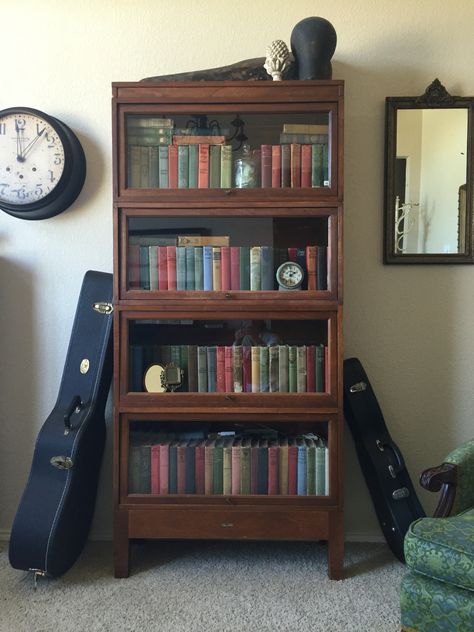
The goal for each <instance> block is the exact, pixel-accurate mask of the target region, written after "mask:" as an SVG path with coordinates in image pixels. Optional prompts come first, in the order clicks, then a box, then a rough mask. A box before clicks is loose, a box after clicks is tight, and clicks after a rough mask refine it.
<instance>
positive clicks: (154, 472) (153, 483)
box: [150, 445, 160, 494]
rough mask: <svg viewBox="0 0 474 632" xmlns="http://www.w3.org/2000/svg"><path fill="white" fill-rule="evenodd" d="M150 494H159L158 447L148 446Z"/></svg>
mask: <svg viewBox="0 0 474 632" xmlns="http://www.w3.org/2000/svg"><path fill="white" fill-rule="evenodd" d="M150 492H151V493H152V494H159V493H160V446H159V445H152V446H150Z"/></svg>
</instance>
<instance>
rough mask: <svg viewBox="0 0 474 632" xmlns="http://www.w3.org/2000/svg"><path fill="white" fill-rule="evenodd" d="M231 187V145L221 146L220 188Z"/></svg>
mask: <svg viewBox="0 0 474 632" xmlns="http://www.w3.org/2000/svg"><path fill="white" fill-rule="evenodd" d="M231 187H232V145H222V146H221V188H223V189H230V188H231Z"/></svg>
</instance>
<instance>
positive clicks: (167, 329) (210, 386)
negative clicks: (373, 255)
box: [122, 313, 336, 404]
mask: <svg viewBox="0 0 474 632" xmlns="http://www.w3.org/2000/svg"><path fill="white" fill-rule="evenodd" d="M163 316H164V317H165V316H166V314H165V313H164V314H163ZM204 318H205V317H204ZM204 318H202V319H196V318H186V319H184V318H181V319H172V318H163V319H160V320H157V319H156V318H151V319H148V318H130V319H127V320H126V321H125V323H124V326H125V328H126V334H127V340H128V353H127V355H126V357H124V361H125V362H126V363H127V364H126V366H122V375H123V376H127V378H126V393H128V394H129V395H131V394H138V393H144V394H146V395H147V396H155V397H156V396H158V397H160V398H161V399H162V400H166V402H167V404H170V403H171V402H174V401H175V400H176V397H177V396H181V395H182V396H187V397H190V396H191V395H193V394H199V395H204V394H208V395H222V394H232V395H234V394H239V395H244V396H247V397H254V396H256V395H264V396H265V395H266V396H270V397H272V400H273V398H274V396H275V395H277V394H279V395H282V396H284V395H292V396H293V395H303V394H304V395H310V396H314V395H328V394H330V393H331V394H333V390H334V389H333V385H334V383H335V379H334V377H335V376H334V375H333V366H334V364H333V362H332V359H331V358H332V357H333V354H334V353H335V352H336V343H335V340H334V337H333V336H332V335H331V333H330V332H334V318H333V317H330V318H327V317H325V316H324V315H322V316H321V317H320V318H314V319H307V320H288V319H273V320H272V319H261V318H249V319H239V320H237V319H218V318H214V319H212V320H209V319H204ZM224 399H225V398H224ZM226 401H227V400H226ZM271 403H272V402H270V401H268V404H271ZM313 403H314V402H313Z"/></svg>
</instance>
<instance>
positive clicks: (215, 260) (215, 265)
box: [212, 247, 221, 291]
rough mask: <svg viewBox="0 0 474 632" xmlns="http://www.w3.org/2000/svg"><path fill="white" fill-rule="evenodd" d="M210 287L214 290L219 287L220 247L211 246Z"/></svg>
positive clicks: (217, 289)
mask: <svg viewBox="0 0 474 632" xmlns="http://www.w3.org/2000/svg"><path fill="white" fill-rule="evenodd" d="M212 287H213V288H214V290H216V291H219V290H220V289H221V249H220V247H216V248H214V247H213V248H212Z"/></svg>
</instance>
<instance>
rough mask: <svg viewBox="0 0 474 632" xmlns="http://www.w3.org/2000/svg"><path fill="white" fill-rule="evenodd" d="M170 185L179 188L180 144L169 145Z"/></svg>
mask: <svg viewBox="0 0 474 632" xmlns="http://www.w3.org/2000/svg"><path fill="white" fill-rule="evenodd" d="M168 186H169V188H170V189H177V188H178V145H169V146H168Z"/></svg>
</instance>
